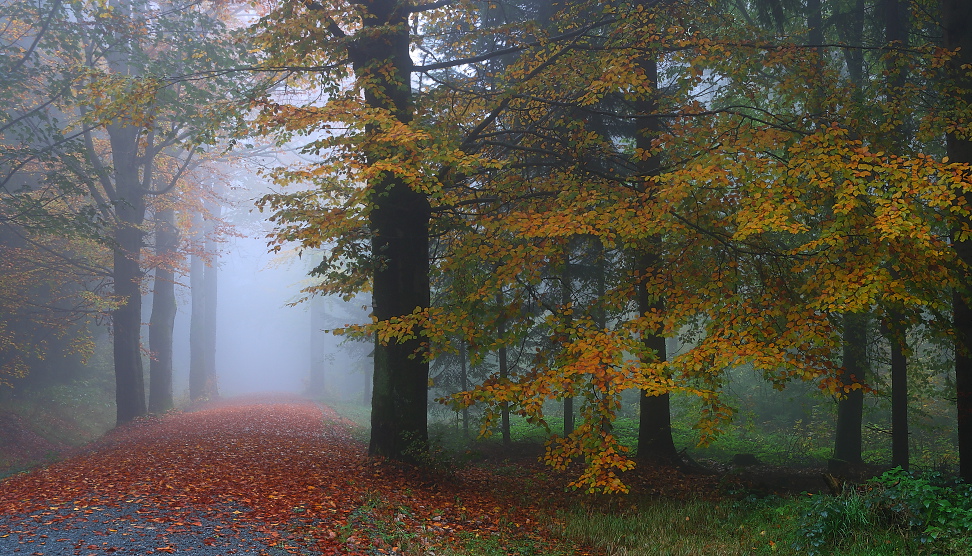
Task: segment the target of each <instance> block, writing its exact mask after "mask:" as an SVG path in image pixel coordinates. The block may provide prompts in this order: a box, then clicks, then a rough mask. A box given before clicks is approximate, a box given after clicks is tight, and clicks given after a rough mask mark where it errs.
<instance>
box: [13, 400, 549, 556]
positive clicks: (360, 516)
mask: <svg viewBox="0 0 972 556" xmlns="http://www.w3.org/2000/svg"><path fill="white" fill-rule="evenodd" d="M366 452H367V450H366V447H365V446H363V445H362V444H361V443H360V442H359V441H356V440H355V439H354V438H353V436H352V434H351V426H350V423H349V422H347V421H346V420H344V419H342V418H341V417H339V416H338V415H337V414H336V413H334V411H333V410H331V409H329V408H326V407H325V408H322V407H321V406H319V405H317V404H314V403H312V402H309V401H303V400H298V399H277V400H274V401H270V402H262V401H258V400H257V399H255V398H246V399H239V400H231V401H229V402H222V403H219V404H213V405H209V406H207V407H204V408H201V409H199V410H196V411H193V412H187V413H172V414H168V415H164V416H161V417H149V418H146V419H142V420H139V421H138V422H135V423H132V424H130V425H127V426H124V427H120V428H118V429H116V430H114V431H112V432H111V433H109V434H108V435H106V436H105V437H104V438H103V439H101V440H99V441H98V442H96V443H95V444H93V445H91V446H89V447H88V448H87V449H85V450H84V451H83V452H82V453H80V454H78V455H76V456H74V457H71V458H69V459H67V460H65V461H62V462H59V463H56V464H53V465H51V466H49V467H46V468H43V469H37V470H34V471H32V472H29V473H25V474H21V475H17V476H14V477H11V478H9V479H6V480H4V481H2V482H0V554H3V555H13V554H30V555H96V554H165V553H186V554H194V555H217V554H219V555H224V554H226V555H228V554H247V555H270V556H272V555H277V554H328V555H330V554H377V553H380V552H377V551H376V550H377V549H382V552H386V553H401V552H399V550H400V548H399V547H397V546H395V544H394V543H395V542H396V540H400V539H402V538H408V539H411V540H410V541H409V542H412V543H413V544H414V548H422V547H428V548H429V549H433V548H434V545H437V544H438V543H439V542H447V541H448V539H449V538H450V537H451V536H454V535H457V534H466V533H470V534H477V533H485V534H493V533H496V532H497V531H498V529H499V528H500V527H501V526H502V527H509V526H511V524H512V525H515V527H520V524H525V525H527V527H524V529H523V531H524V533H526V531H528V530H530V529H534V528H535V527H536V526H537V520H536V517H537V516H536V515H535V514H534V512H533V511H530V512H529V513H527V510H525V509H518V508H519V507H520V506H518V505H511V504H510V503H509V500H508V499H506V501H502V500H501V499H499V498H494V496H493V494H489V493H490V492H491V491H492V492H495V490H496V488H497V485H496V483H495V480H496V478H495V477H489V476H486V475H485V473H484V472H483V471H481V470H476V469H475V468H470V469H469V470H464V471H463V472H462V476H455V477H452V479H451V480H449V481H446V482H444V483H441V484H440V482H438V481H432V480H431V479H432V478H433V477H432V476H430V475H427V474H422V473H417V472H416V471H415V470H413V469H411V468H409V467H406V466H397V465H390V464H387V463H383V462H379V461H377V460H374V459H369V458H368V457H366ZM520 492H521V493H522V490H521V491H520ZM531 518H532V521H531ZM403 533H405V534H403ZM539 534H541V532H540V531H539V530H538V531H537V532H536V533H533V534H530V536H531V537H535V538H536V539H537V541H538V542H542V539H541V538H540V537H539ZM422 552H425V550H424V549H423V550H422Z"/></svg>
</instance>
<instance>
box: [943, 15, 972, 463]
mask: <svg viewBox="0 0 972 556" xmlns="http://www.w3.org/2000/svg"><path fill="white" fill-rule="evenodd" d="M942 8H943V9H942V21H943V23H944V27H945V33H944V39H945V48H946V49H948V50H955V49H959V50H958V55H957V56H955V57H954V58H952V59H951V61H950V66H949V70H950V73H951V77H952V78H953V79H955V80H956V81H957V83H956V85H958V86H959V87H960V88H961V91H962V93H961V95H962V98H961V99H956V101H957V102H958V103H960V104H965V105H968V104H972V79H969V77H968V75H967V73H966V71H965V70H964V69H962V67H963V66H967V65H968V64H972V6H970V5H969V3H968V2H966V1H964V0H944V1H943V2H942ZM946 139H947V144H948V157H949V160H950V161H951V162H958V163H966V164H972V140H970V139H969V138H968V137H964V136H961V137H960V136H958V135H956V134H954V133H950V134H948V135H947V137H946ZM970 202H972V195H969V194H968V193H966V194H964V195H962V196H960V197H959V199H957V200H956V204H958V205H962V204H964V206H966V207H967V206H969V204H968V203H970ZM963 226H972V218H969V217H967V216H961V217H959V218H958V221H957V222H955V224H954V226H953V229H954V230H958V229H960V228H961V227H963ZM953 245H954V246H955V251H956V253H957V254H958V256H959V258H960V259H961V260H962V262H963V263H964V264H965V265H972V240H969V239H966V238H961V239H960V238H958V237H957V236H956V237H955V240H954V242H953ZM963 286H964V287H963V288H962V289H961V290H957V291H955V292H954V293H953V296H952V303H953V306H954V310H953V315H954V321H955V390H956V392H955V395H956V405H957V410H958V445H959V475H960V476H961V477H962V478H963V479H965V480H966V481H972V306H970V300H972V277H970V276H969V274H968V271H967V270H966V271H965V273H964V275H963Z"/></svg>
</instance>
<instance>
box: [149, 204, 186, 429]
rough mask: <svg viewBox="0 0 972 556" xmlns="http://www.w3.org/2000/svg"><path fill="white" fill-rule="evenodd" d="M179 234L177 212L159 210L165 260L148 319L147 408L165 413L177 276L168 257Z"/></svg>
mask: <svg viewBox="0 0 972 556" xmlns="http://www.w3.org/2000/svg"><path fill="white" fill-rule="evenodd" d="M178 240H179V235H178V232H177V231H176V228H175V212H174V211H173V210H172V209H171V208H168V209H165V210H162V211H160V212H159V213H158V214H157V215H156V222H155V251H156V254H157V255H158V256H159V257H160V258H161V259H162V260H163V262H162V264H160V265H159V266H158V268H156V269H155V283H154V287H153V294H152V317H151V319H150V321H149V349H150V350H151V351H152V360H151V361H150V362H149V402H148V410H149V411H150V412H152V413H163V412H165V411H168V410H170V409H172V407H173V400H172V329H173V327H174V326H175V316H176V298H175V276H174V275H173V272H172V267H171V266H169V265H168V261H169V260H171V257H172V256H173V254H174V253H175V250H176V246H177V244H178Z"/></svg>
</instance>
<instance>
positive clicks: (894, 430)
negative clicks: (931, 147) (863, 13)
mask: <svg viewBox="0 0 972 556" xmlns="http://www.w3.org/2000/svg"><path fill="white" fill-rule="evenodd" d="M882 8H883V11H884V23H885V28H884V38H885V42H887V43H888V44H889V45H890V46H891V47H892V48H905V47H907V46H908V27H909V25H910V23H909V20H910V18H909V15H908V3H907V2H906V1H904V0H885V1H884V3H883V6H882ZM899 59H900V56H899V55H896V54H892V55H891V56H889V57H888V62H889V63H888V67H887V74H888V85H889V89H890V90H891V91H892V95H900V90H901V88H902V87H903V86H904V85H905V82H906V79H907V73H906V71H905V69H904V67H905V65H904V64H902V65H898V64H896V62H897V61H898V60H899ZM908 134H909V132H908V128H907V126H906V125H905V124H904V123H902V124H901V125H900V126H898V127H897V129H896V130H895V133H894V136H893V137H892V138H891V141H892V142H893V144H894V147H895V151H900V150H901V147H902V146H903V145H906V144H907V141H908ZM891 270H892V272H894V270H893V269H891ZM885 330H886V336H887V338H888V341H889V342H890V344H891V465H892V466H900V467H901V468H902V469H908V467H909V465H910V463H911V462H910V454H909V446H908V434H909V433H908V357H907V355H906V353H907V334H908V328H907V323H906V322H905V320H904V315H903V314H901V312H900V311H896V310H891V311H889V314H888V322H887V323H886V326H885Z"/></svg>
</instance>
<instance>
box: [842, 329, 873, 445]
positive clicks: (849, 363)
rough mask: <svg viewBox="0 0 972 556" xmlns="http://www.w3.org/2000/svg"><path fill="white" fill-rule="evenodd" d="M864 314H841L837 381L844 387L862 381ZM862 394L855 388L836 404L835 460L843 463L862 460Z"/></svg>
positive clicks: (865, 344)
mask: <svg viewBox="0 0 972 556" xmlns="http://www.w3.org/2000/svg"><path fill="white" fill-rule="evenodd" d="M866 346H867V313H845V314H844V348H843V350H844V355H843V362H842V363H843V368H842V369H841V371H840V375H839V377H840V382H841V384H843V385H845V386H850V385H852V384H859V383H862V382H864V379H865V370H866V369H867V353H866ZM863 415H864V391H863V390H861V389H854V390H851V391H850V392H847V393H846V394H844V396H843V397H842V398H841V399H840V400H838V401H837V429H836V431H835V432H836V434H835V439H834V459H835V460H838V462H842V463H860V462H861V461H863V458H862V453H863V445H862V441H861V426H862V423H863Z"/></svg>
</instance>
